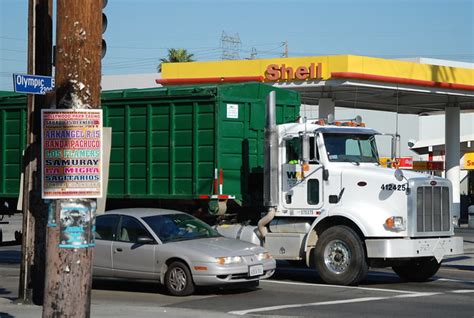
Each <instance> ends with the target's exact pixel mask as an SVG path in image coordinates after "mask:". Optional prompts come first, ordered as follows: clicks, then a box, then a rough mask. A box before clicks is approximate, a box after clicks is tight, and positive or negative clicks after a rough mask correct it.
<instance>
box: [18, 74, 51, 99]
mask: <svg viewBox="0 0 474 318" xmlns="http://www.w3.org/2000/svg"><path fill="white" fill-rule="evenodd" d="M13 88H14V90H15V92H17V93H26V94H39V95H45V94H46V93H47V92H50V91H52V90H53V89H54V78H53V77H51V76H41V75H24V74H13Z"/></svg>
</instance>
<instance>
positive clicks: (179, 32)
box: [0, 0, 474, 90]
mask: <svg viewBox="0 0 474 318" xmlns="http://www.w3.org/2000/svg"><path fill="white" fill-rule="evenodd" d="M104 12H105V13H106V15H107V19H108V26H107V30H106V32H105V33H104V38H105V40H106V42H107V47H108V48H107V53H106V56H105V58H104V59H103V65H102V66H103V67H102V73H103V75H117V74H140V73H154V72H156V69H157V65H158V64H159V62H160V58H163V57H166V53H167V49H169V48H185V49H187V50H188V51H189V52H190V53H193V54H194V57H195V59H196V60H198V61H209V60H220V59H221V58H222V53H223V50H222V47H221V37H222V35H223V33H225V34H227V35H230V36H236V35H238V37H239V39H240V41H241V45H240V46H239V50H238V55H239V57H240V58H242V59H245V58H249V57H250V56H251V53H252V52H254V53H255V52H256V58H272V57H281V56H282V54H283V53H284V44H283V43H284V42H285V41H287V43H288V55H289V57H297V56H314V55H338V54H354V55H364V56H372V57H381V58H388V59H391V58H409V57H429V58H437V59H447V60H455V61H464V62H474V0H108V4H107V6H106V8H105V9H104ZM27 15H28V0H0V90H12V73H26V65H27V60H26V58H27V57H26V52H27V23H28V21H27Z"/></svg>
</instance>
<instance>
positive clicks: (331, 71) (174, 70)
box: [157, 55, 474, 114]
mask: <svg viewBox="0 0 474 318" xmlns="http://www.w3.org/2000/svg"><path fill="white" fill-rule="evenodd" d="M161 75H162V78H161V79H159V80H157V83H159V84H162V85H179V84H198V83H218V82H245V81H258V82H265V83H268V84H271V85H274V86H278V87H281V88H288V89H292V90H296V91H299V92H300V93H301V99H302V103H304V104H309V105H318V104H319V100H320V99H321V98H329V99H332V100H333V101H334V104H335V106H338V107H350V108H360V109H372V110H380V111H391V112H398V113H405V114H429V113H432V112H439V111H443V112H444V111H445V109H446V107H450V106H455V107H459V109H460V110H461V111H474V69H468V68H460V67H450V66H440V65H430V64H421V63H415V62H407V61H400V60H388V59H380V58H372V57H364V56H354V55H335V56H310V57H297V58H277V59H258V60H229V61H213V62H188V63H165V64H163V66H162V74H161Z"/></svg>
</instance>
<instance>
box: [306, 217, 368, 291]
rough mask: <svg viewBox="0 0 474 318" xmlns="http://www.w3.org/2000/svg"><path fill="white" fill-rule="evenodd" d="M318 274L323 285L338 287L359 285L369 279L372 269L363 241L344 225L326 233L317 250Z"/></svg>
mask: <svg viewBox="0 0 474 318" xmlns="http://www.w3.org/2000/svg"><path fill="white" fill-rule="evenodd" d="M314 253H315V254H314V259H315V262H316V270H317V271H318V273H319V275H320V277H321V278H322V280H323V281H325V282H326V283H329V284H336V285H356V284H357V283H359V282H360V281H361V280H363V279H364V278H365V276H367V271H368V269H369V266H368V264H367V259H366V256H365V249H364V244H363V242H362V240H361V239H360V238H359V236H358V235H357V233H356V232H355V231H354V230H353V229H351V228H349V227H347V226H344V225H338V226H335V227H332V228H329V229H327V230H326V231H324V232H323V233H322V234H321V235H320V236H319V238H318V242H317V243H316V248H315V250H314Z"/></svg>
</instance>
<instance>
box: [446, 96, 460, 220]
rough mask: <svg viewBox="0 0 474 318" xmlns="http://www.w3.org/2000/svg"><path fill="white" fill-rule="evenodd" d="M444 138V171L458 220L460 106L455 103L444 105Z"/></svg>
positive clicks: (454, 212) (454, 213)
mask: <svg viewBox="0 0 474 318" xmlns="http://www.w3.org/2000/svg"><path fill="white" fill-rule="evenodd" d="M445 114H446V116H445V140H446V143H445V145H446V157H445V172H446V178H447V179H448V180H450V181H451V183H452V184H453V203H454V211H453V216H455V217H457V218H458V220H459V218H460V217H461V203H460V202H461V193H460V179H459V178H460V168H459V160H460V159H459V158H460V142H461V137H460V132H461V129H460V108H459V106H457V105H453V104H449V105H446V110H445Z"/></svg>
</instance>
